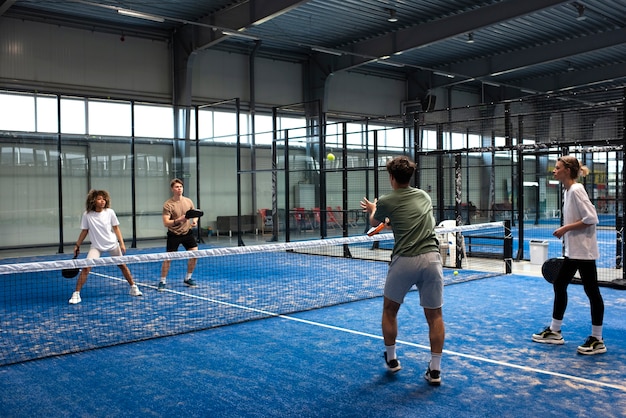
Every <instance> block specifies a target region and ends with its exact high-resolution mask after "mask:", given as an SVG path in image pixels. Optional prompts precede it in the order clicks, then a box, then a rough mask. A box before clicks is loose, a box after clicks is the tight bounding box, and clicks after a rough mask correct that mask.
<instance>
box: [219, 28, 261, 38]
mask: <svg viewBox="0 0 626 418" xmlns="http://www.w3.org/2000/svg"><path fill="white" fill-rule="evenodd" d="M222 35H226V36H232V37H233V38H241V39H247V40H249V41H258V40H259V38H257V37H256V36H251V35H246V34H244V33H239V32H231V31H229V30H223V31H222Z"/></svg>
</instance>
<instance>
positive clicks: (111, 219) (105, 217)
mask: <svg viewBox="0 0 626 418" xmlns="http://www.w3.org/2000/svg"><path fill="white" fill-rule="evenodd" d="M119 224H120V222H119V221H118V220H117V215H116V214H115V211H114V210H113V209H110V208H109V209H103V210H102V212H85V213H83V217H82V219H81V220H80V228H81V229H88V230H89V239H90V240H91V246H92V247H93V248H95V249H97V250H99V251H101V252H107V251H111V250H113V249H115V248H117V246H118V245H119V243H118V242H117V237H116V236H115V233H114V232H113V227H114V226H117V225H119Z"/></svg>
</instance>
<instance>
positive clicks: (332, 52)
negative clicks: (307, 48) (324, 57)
mask: <svg viewBox="0 0 626 418" xmlns="http://www.w3.org/2000/svg"><path fill="white" fill-rule="evenodd" d="M311 51H315V52H322V53H324V54H330V55H335V56H337V57H340V56H342V55H343V52H341V51H336V50H334V49H326V48H322V47H321V46H312V47H311Z"/></svg>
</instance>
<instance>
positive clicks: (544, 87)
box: [522, 63, 626, 93]
mask: <svg viewBox="0 0 626 418" xmlns="http://www.w3.org/2000/svg"><path fill="white" fill-rule="evenodd" d="M625 74H626V64H624V63H618V64H610V65H604V66H602V68H589V69H585V70H576V71H572V72H566V73H562V74H559V75H549V76H544V77H537V78H533V79H528V80H524V81H522V84H523V88H525V89H528V90H533V91H538V92H546V93H553V92H559V91H565V90H569V89H572V88H578V87H583V86H593V85H596V84H601V83H608V82H612V81H617V80H624V81H625V82H626V75H625Z"/></svg>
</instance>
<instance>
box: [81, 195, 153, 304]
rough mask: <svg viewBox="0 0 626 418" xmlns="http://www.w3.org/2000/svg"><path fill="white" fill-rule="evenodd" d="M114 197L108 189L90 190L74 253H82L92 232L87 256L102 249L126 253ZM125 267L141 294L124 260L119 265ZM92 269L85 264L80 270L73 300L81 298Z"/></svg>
mask: <svg viewBox="0 0 626 418" xmlns="http://www.w3.org/2000/svg"><path fill="white" fill-rule="evenodd" d="M110 206H111V199H110V197H109V193H108V192H107V191H106V190H91V191H90V192H89V194H88V195H87V202H86V210H85V213H84V214H83V217H82V218H81V221H80V228H81V231H80V235H79V236H78V239H77V240H76V245H75V246H74V257H78V254H79V253H80V245H81V244H82V242H83V240H84V239H85V238H86V237H87V234H89V239H90V240H91V248H89V252H88V253H87V258H99V257H100V256H101V255H102V253H105V252H106V253H109V254H110V255H111V256H114V257H116V256H121V255H123V254H125V253H126V245H125V244H124V239H123V238H122V231H121V230H120V226H119V225H120V222H119V221H118V219H117V215H116V214H115V211H114V210H113V209H111V207H110ZM118 267H119V268H120V270H122V274H123V275H124V278H125V279H126V281H127V282H128V284H129V285H130V295H131V296H141V295H142V293H141V291H140V290H139V288H138V287H137V285H136V284H135V281H134V280H133V276H132V274H131V273H130V270H129V269H128V267H127V266H126V265H125V264H121V265H119V266H118ZM89 271H91V267H85V268H83V269H82V270H81V272H80V276H78V280H77V281H76V290H75V291H74V293H72V297H71V299H70V304H72V305H75V304H77V303H80V302H81V298H80V290H81V289H82V287H83V285H84V284H85V282H87V276H88V275H89Z"/></svg>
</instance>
